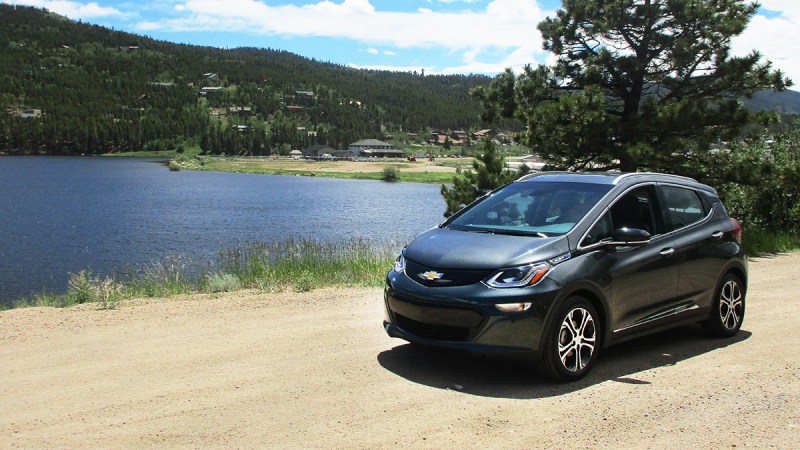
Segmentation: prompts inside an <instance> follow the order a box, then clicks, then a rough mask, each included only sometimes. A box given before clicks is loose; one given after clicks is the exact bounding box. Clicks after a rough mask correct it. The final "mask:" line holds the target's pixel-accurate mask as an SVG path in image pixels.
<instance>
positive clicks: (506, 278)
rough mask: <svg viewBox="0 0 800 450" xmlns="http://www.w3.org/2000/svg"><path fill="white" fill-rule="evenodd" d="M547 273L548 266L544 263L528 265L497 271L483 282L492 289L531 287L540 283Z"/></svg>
mask: <svg viewBox="0 0 800 450" xmlns="http://www.w3.org/2000/svg"><path fill="white" fill-rule="evenodd" d="M548 271H550V264H547V263H544V262H542V263H536V264H528V265H526V266H519V267H512V268H510V269H503V270H498V271H497V272H495V273H493V274H492V275H491V276H489V278H487V279H486V281H484V282H485V283H486V284H487V285H488V286H491V287H494V288H515V287H523V286H533V285H534V284H536V283H538V282H539V281H541V280H542V278H544V276H545V275H547V272H548Z"/></svg>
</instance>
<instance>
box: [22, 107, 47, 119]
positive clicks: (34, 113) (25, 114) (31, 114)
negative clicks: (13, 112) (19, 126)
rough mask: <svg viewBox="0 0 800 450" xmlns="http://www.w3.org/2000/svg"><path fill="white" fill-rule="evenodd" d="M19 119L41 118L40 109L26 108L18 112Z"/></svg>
mask: <svg viewBox="0 0 800 450" xmlns="http://www.w3.org/2000/svg"><path fill="white" fill-rule="evenodd" d="M19 118H20V119H41V118H42V110H41V109H26V110H24V111H22V112H20V113H19Z"/></svg>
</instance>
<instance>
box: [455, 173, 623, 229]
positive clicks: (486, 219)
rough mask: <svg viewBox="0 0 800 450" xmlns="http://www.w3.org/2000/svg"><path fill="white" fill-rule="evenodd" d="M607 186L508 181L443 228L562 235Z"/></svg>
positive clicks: (588, 208) (598, 197) (589, 207)
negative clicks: (506, 184) (504, 185)
mask: <svg viewBox="0 0 800 450" xmlns="http://www.w3.org/2000/svg"><path fill="white" fill-rule="evenodd" d="M611 187H612V186H609V185H603V184H589V183H543V182H538V183H512V184H510V185H508V186H506V187H505V188H503V189H501V190H500V191H498V192H495V193H494V194H492V195H491V196H489V197H487V198H485V199H483V200H482V201H480V202H479V203H477V204H476V205H474V206H473V207H472V208H470V209H468V210H466V211H463V212H462V213H460V214H458V215H457V216H455V217H454V218H453V219H452V220H451V221H450V222H448V223H447V224H446V227H447V228H450V229H455V230H465V231H484V232H491V233H498V234H521V235H531V236H537V235H538V236H555V235H562V234H564V233H567V232H568V231H569V230H571V229H572V227H574V226H575V224H576V223H578V222H579V221H580V220H581V219H582V218H583V217H584V216H585V215H586V213H587V212H588V211H589V210H590V209H591V208H592V207H593V206H594V205H596V204H597V202H598V201H599V200H600V199H601V198H602V197H603V195H605V194H606V193H607V192H608V191H609V190H610V189H611Z"/></svg>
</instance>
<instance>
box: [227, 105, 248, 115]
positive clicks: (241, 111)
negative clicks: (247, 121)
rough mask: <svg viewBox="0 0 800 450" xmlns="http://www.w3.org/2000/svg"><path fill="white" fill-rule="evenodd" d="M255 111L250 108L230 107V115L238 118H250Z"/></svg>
mask: <svg viewBox="0 0 800 450" xmlns="http://www.w3.org/2000/svg"><path fill="white" fill-rule="evenodd" d="M252 111H253V108H252V107H250V106H230V107H228V114H230V115H238V116H249V115H250V113H251V112H252Z"/></svg>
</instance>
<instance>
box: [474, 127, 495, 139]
mask: <svg viewBox="0 0 800 450" xmlns="http://www.w3.org/2000/svg"><path fill="white" fill-rule="evenodd" d="M495 134H496V133H495V131H494V130H492V129H491V128H487V129H485V130H480V131H476V132H474V133H472V139H475V140H478V139H485V138H492V137H494V135H495Z"/></svg>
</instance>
